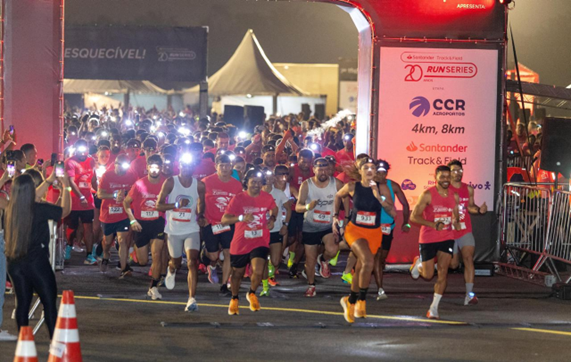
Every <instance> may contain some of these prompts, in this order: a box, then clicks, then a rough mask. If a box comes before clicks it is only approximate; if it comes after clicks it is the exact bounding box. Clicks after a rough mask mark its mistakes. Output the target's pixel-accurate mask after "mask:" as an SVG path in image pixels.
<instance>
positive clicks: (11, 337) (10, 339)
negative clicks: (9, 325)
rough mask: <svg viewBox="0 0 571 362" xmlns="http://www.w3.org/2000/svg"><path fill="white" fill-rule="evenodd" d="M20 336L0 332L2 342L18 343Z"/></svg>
mask: <svg viewBox="0 0 571 362" xmlns="http://www.w3.org/2000/svg"><path fill="white" fill-rule="evenodd" d="M17 340H18V336H15V335H13V334H10V333H8V331H2V330H0V342H13V341H17Z"/></svg>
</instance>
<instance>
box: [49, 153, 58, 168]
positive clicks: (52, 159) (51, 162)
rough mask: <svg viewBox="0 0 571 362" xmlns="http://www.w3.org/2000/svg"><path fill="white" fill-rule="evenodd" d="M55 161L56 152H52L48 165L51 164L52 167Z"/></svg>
mask: <svg viewBox="0 0 571 362" xmlns="http://www.w3.org/2000/svg"><path fill="white" fill-rule="evenodd" d="M56 162H57V153H52V158H51V160H50V165H51V166H52V167H54V166H55V164H56Z"/></svg>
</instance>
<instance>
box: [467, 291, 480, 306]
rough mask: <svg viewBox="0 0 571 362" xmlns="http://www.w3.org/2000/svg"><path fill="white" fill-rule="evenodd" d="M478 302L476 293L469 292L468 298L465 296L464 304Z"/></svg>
mask: <svg viewBox="0 0 571 362" xmlns="http://www.w3.org/2000/svg"><path fill="white" fill-rule="evenodd" d="M474 304H478V297H476V294H474V293H467V294H466V298H464V305H474Z"/></svg>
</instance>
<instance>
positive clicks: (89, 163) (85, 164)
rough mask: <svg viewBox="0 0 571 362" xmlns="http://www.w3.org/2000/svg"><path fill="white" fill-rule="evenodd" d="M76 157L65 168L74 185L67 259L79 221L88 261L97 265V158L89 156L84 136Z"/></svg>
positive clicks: (70, 183)
mask: <svg viewBox="0 0 571 362" xmlns="http://www.w3.org/2000/svg"><path fill="white" fill-rule="evenodd" d="M72 150H73V152H72V153H73V156H72V157H70V158H68V159H67V160H65V166H64V167H65V171H66V174H67V176H68V177H69V179H70V180H69V185H70V187H71V190H72V193H71V213H70V214H69V216H68V217H67V218H66V220H65V223H66V225H67V231H66V237H67V241H68V245H67V246H66V250H65V259H69V258H70V257H71V250H72V247H73V235H75V234H76V231H77V229H78V228H79V222H80V221H81V223H82V224H83V230H84V234H83V238H84V241H85V248H86V254H87V255H86V257H85V261H84V262H83V263H84V264H87V265H94V264H96V263H97V259H95V257H94V256H93V255H92V252H93V217H94V209H95V204H94V201H93V194H92V193H91V182H92V180H91V179H92V178H93V173H94V168H95V161H94V160H93V158H91V157H89V156H88V154H89V149H88V147H87V142H86V141H85V140H84V139H79V140H77V141H76V142H75V144H74V147H73V149H72Z"/></svg>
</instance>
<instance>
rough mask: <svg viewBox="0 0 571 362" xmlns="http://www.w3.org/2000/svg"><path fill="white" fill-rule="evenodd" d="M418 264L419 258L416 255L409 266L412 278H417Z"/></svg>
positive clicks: (418, 273)
mask: <svg viewBox="0 0 571 362" xmlns="http://www.w3.org/2000/svg"><path fill="white" fill-rule="evenodd" d="M419 266H420V258H419V257H418V256H417V257H416V258H414V262H413V263H412V266H411V267H410V276H411V277H412V279H418V278H419V277H420V271H419V270H418V267H419Z"/></svg>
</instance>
